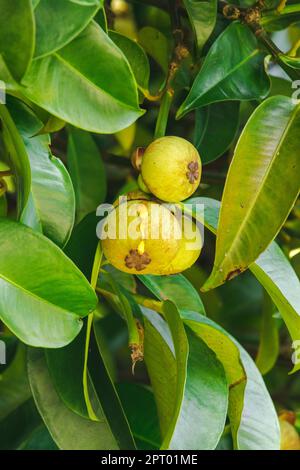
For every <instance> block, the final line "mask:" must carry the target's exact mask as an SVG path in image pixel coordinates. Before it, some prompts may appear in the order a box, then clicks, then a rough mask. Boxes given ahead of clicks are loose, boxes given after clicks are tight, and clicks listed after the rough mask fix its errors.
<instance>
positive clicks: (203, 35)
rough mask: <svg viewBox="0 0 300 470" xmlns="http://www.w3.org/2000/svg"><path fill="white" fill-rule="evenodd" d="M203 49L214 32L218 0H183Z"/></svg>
mask: <svg viewBox="0 0 300 470" xmlns="http://www.w3.org/2000/svg"><path fill="white" fill-rule="evenodd" d="M183 3H184V6H185V8H186V10H187V12H188V15H189V18H190V21H191V23H192V25H193V28H194V32H195V35H196V43H197V46H198V48H199V49H200V50H201V49H202V47H203V46H204V45H205V43H206V41H207V40H208V38H209V36H210V35H211V33H212V32H213V29H214V27H215V24H216V18H217V1H216V0H183Z"/></svg>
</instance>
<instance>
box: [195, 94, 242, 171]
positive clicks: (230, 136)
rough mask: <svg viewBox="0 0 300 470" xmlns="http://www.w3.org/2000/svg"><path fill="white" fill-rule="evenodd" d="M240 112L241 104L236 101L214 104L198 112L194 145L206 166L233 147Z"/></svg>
mask: <svg viewBox="0 0 300 470" xmlns="http://www.w3.org/2000/svg"><path fill="white" fill-rule="evenodd" d="M239 111H240V106H239V103H238V102H235V101H228V102H226V101H225V102H224V103H214V104H211V105H209V106H206V107H204V108H201V109H197V110H196V124H195V130H194V145H195V147H196V148H197V149H198V151H199V153H200V155H201V161H202V163H203V164H204V165H205V164H207V163H210V162H212V161H214V160H216V159H217V158H218V157H220V156H221V155H223V154H224V153H225V152H226V150H228V148H229V147H230V146H231V144H232V142H233V140H234V138H235V136H236V134H237V131H238V128H239ZM216 135H217V136H218V138H217V139H216Z"/></svg>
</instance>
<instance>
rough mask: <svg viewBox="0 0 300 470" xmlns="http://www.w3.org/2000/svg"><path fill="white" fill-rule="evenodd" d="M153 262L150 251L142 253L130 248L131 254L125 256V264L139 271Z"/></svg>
mask: <svg viewBox="0 0 300 470" xmlns="http://www.w3.org/2000/svg"><path fill="white" fill-rule="evenodd" d="M150 263H151V258H150V256H149V255H148V253H146V252H144V253H143V254H140V253H139V252H138V250H130V251H129V254H128V255H127V256H126V258H125V265H126V266H127V268H129V269H133V268H134V269H136V270H137V271H143V269H145V268H146V266H148V264H150Z"/></svg>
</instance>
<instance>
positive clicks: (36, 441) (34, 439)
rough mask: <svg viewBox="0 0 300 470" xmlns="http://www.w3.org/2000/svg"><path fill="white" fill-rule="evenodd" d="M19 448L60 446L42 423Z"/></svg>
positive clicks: (54, 447)
mask: <svg viewBox="0 0 300 470" xmlns="http://www.w3.org/2000/svg"><path fill="white" fill-rule="evenodd" d="M18 450H58V447H57V445H56V444H55V442H54V441H53V439H52V437H51V436H50V434H49V431H48V429H47V428H46V426H45V425H44V424H40V425H38V426H37V427H36V429H35V430H34V431H33V432H32V433H31V434H30V436H29V437H28V438H27V439H26V440H25V441H24V442H22V444H21V445H20V446H19V447H18Z"/></svg>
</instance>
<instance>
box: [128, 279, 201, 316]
mask: <svg viewBox="0 0 300 470" xmlns="http://www.w3.org/2000/svg"><path fill="white" fill-rule="evenodd" d="M137 277H138V278H139V279H140V281H141V282H142V283H143V284H144V285H145V286H146V287H147V288H148V289H149V290H150V292H152V294H154V295H155V296H156V297H157V298H158V299H159V300H162V301H164V300H171V301H172V302H173V303H174V304H175V305H176V307H177V308H178V310H180V311H182V310H183V311H184V310H193V311H194V312H199V313H201V314H202V315H205V309H204V305H203V303H202V300H201V298H200V296H199V294H198V292H197V291H196V289H195V288H194V287H193V286H192V284H191V283H190V282H189V281H188V280H187V278H186V277H184V276H183V275H182V274H175V275H173V276H152V275H151V274H148V275H139V276H137Z"/></svg>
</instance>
